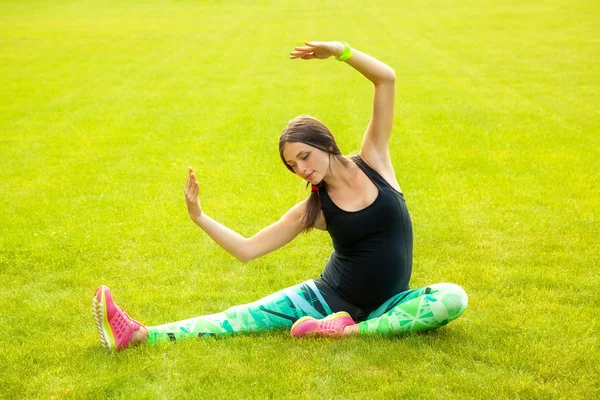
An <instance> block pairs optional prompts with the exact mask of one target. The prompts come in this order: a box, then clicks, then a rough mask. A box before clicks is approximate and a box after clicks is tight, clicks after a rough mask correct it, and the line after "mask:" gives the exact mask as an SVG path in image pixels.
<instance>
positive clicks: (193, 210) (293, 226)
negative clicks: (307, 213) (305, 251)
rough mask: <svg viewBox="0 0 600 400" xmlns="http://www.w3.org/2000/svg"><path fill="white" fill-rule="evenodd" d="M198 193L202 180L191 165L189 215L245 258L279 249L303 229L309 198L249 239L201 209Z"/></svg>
mask: <svg viewBox="0 0 600 400" xmlns="http://www.w3.org/2000/svg"><path fill="white" fill-rule="evenodd" d="M199 193H200V184H199V183H198V181H196V175H195V174H194V170H193V169H192V168H190V170H189V174H188V179H187V184H186V187H185V199H186V203H187V208H188V213H189V215H190V218H191V219H192V221H194V222H195V223H196V225H198V226H199V227H200V228H202V229H203V230H204V231H205V232H206V233H207V234H208V236H210V237H211V238H212V239H213V240H214V241H215V242H216V243H217V244H218V245H219V246H221V247H222V248H223V249H225V250H226V251H227V252H228V253H229V254H231V255H232V256H234V257H236V258H237V259H238V260H240V261H242V262H248V261H251V260H254V259H256V258H258V257H261V256H263V255H265V254H268V253H270V252H272V251H274V250H277V249H279V248H280V247H283V246H284V245H286V244H287V243H289V242H290V241H291V240H292V239H294V238H295V237H296V236H298V234H300V232H302V214H303V210H304V207H305V206H306V205H305V202H306V201H303V202H301V203H298V204H296V205H295V206H294V207H292V208H291V209H290V210H289V211H288V212H287V213H285V215H284V216H283V217H281V219H280V220H279V221H277V222H275V223H274V224H272V225H270V226H268V227H266V228H264V229H263V230H261V231H260V232H258V233H257V234H256V235H254V236H252V237H251V238H249V239H247V238H245V237H243V236H242V235H240V234H239V233H237V232H235V231H233V230H231V229H229V228H228V227H226V226H225V225H223V224H220V223H218V222H217V221H215V220H214V219H212V218H211V217H209V216H208V215H206V214H205V213H204V212H202V209H201V207H200V198H199Z"/></svg>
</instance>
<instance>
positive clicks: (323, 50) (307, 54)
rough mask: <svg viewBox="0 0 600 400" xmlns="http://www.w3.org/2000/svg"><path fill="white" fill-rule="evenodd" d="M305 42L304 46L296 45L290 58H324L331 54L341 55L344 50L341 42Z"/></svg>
mask: <svg viewBox="0 0 600 400" xmlns="http://www.w3.org/2000/svg"><path fill="white" fill-rule="evenodd" d="M304 44H305V45H304V46H296V47H294V51H291V52H290V58H292V59H294V58H301V59H303V60H311V59H313V58H318V59H320V60H324V59H326V58H329V57H331V56H334V57H339V56H340V55H342V53H343V52H344V45H343V44H341V43H340V42H304Z"/></svg>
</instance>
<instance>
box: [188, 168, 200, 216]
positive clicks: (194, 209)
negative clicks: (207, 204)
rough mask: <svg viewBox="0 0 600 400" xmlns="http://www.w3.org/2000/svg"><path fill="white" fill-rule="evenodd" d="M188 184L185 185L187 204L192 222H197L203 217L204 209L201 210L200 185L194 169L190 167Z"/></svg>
mask: <svg viewBox="0 0 600 400" xmlns="http://www.w3.org/2000/svg"><path fill="white" fill-rule="evenodd" d="M189 168H190V170H189V172H188V178H187V183H186V185H185V190H184V193H185V202H186V203H187V209H188V213H189V214H190V218H191V219H192V221H194V222H196V221H197V219H198V218H200V216H201V215H202V208H200V197H199V194H200V184H199V183H198V181H197V180H196V174H195V173H194V170H193V169H192V167H189Z"/></svg>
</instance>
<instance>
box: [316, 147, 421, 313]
mask: <svg viewBox="0 0 600 400" xmlns="http://www.w3.org/2000/svg"><path fill="white" fill-rule="evenodd" d="M351 160H352V161H353V162H354V163H356V165H357V166H358V167H359V168H360V169H361V170H362V171H363V172H364V173H365V174H366V175H367V176H368V177H369V179H370V180H371V181H372V182H373V183H374V184H375V186H377V190H378V191H379V194H378V195H377V198H376V199H375V201H374V202H373V203H372V204H371V205H369V206H368V207H366V208H364V209H362V210H359V211H355V212H350V211H344V210H342V209H341V208H339V207H338V206H336V205H335V203H334V202H333V201H332V200H331V198H330V197H329V195H328V194H327V190H326V188H325V187H324V186H325V185H323V186H322V187H321V188H320V189H319V196H320V198H321V209H322V210H323V214H324V215H325V221H326V223H327V231H328V232H329V234H330V235H331V239H332V241H333V248H334V251H333V253H332V254H331V257H330V258H329V261H327V264H326V265H325V269H324V270H323V273H322V274H321V278H323V280H325V281H326V282H327V283H328V284H329V285H330V286H332V287H333V288H334V289H335V290H336V291H337V292H338V293H339V294H340V295H341V296H342V297H344V298H346V299H347V300H348V301H350V302H351V303H353V304H355V305H357V306H359V307H364V308H370V307H377V306H379V305H380V304H382V303H383V302H385V301H386V300H388V299H389V298H390V297H392V296H393V295H395V294H397V293H400V292H403V291H406V290H408V282H409V280H410V275H411V273H412V250H413V232H412V223H411V221H410V216H409V214H408V208H407V207H406V202H405V201H404V195H403V194H402V193H400V192H398V191H397V190H396V189H394V188H393V187H392V186H391V185H390V184H389V183H388V182H387V181H386V180H385V179H383V178H382V177H381V175H379V174H378V173H377V172H376V171H375V170H374V169H373V168H371V167H370V166H369V165H367V163H365V162H364V161H363V160H362V159H361V158H360V156H358V155H356V156H354V157H352V158H351Z"/></svg>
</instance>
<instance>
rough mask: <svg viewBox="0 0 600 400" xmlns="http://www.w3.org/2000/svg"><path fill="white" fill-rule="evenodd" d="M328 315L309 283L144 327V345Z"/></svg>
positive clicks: (285, 324) (261, 328)
mask: <svg viewBox="0 0 600 400" xmlns="http://www.w3.org/2000/svg"><path fill="white" fill-rule="evenodd" d="M329 314H331V309H330V307H329V305H328V304H327V303H326V301H325V300H324V297H323V295H322V293H321V291H319V289H318V288H317V286H316V285H315V282H314V281H313V280H312V279H310V280H308V281H306V282H303V283H300V284H298V285H296V286H292V287H289V288H287V289H283V290H280V291H279V292H276V293H273V294H271V295H269V296H267V297H265V298H263V299H261V300H258V301H255V302H253V303H249V304H244V305H239V306H234V307H231V308H229V309H228V310H226V311H224V312H221V313H218V314H212V315H205V316H200V317H195V318H191V319H186V320H184V321H179V322H173V323H169V324H165V325H160V326H150V327H147V329H148V343H158V342H163V341H169V340H171V341H174V340H178V339H183V338H188V337H203V336H211V335H227V334H230V333H240V332H256V331H264V330H270V329H277V328H290V327H291V326H292V325H293V323H294V322H295V321H296V320H297V319H299V318H301V317H304V316H310V317H314V318H323V317H325V316H327V315H329Z"/></svg>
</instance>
